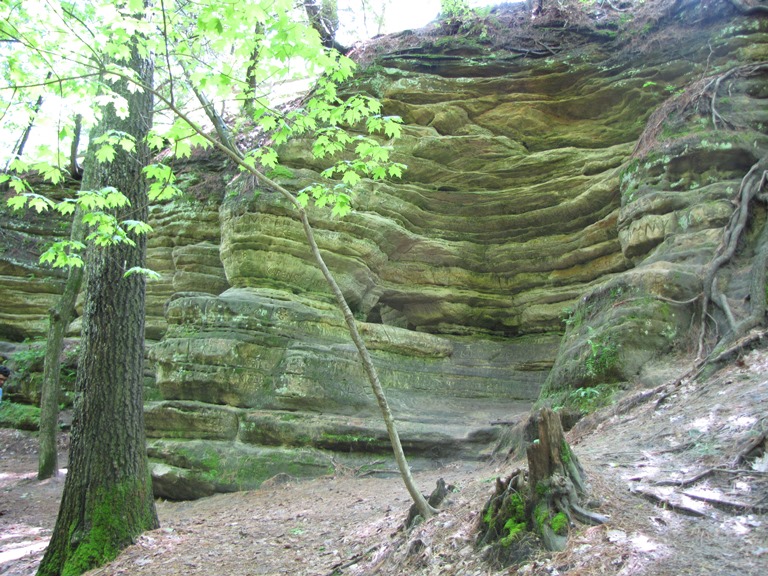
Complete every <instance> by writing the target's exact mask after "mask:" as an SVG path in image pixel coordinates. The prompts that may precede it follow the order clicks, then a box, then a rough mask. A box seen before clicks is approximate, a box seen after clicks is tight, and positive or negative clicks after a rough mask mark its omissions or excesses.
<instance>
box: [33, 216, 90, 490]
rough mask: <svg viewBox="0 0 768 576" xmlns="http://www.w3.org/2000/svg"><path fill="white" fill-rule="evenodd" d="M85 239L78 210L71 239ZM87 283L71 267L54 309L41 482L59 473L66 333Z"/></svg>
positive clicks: (47, 350) (47, 362)
mask: <svg viewBox="0 0 768 576" xmlns="http://www.w3.org/2000/svg"><path fill="white" fill-rule="evenodd" d="M84 237H85V232H84V225H83V218H82V213H81V212H80V210H79V209H78V210H77V211H76V212H75V217H74V219H73V222H72V232H71V234H70V238H71V239H72V240H73V241H78V242H82V241H83V238H84ZM82 280H83V269H82V268H70V269H69V275H68V276H67V283H66V284H65V286H64V293H63V294H62V295H61V297H60V298H59V301H58V302H57V303H56V305H55V306H54V307H53V308H51V310H50V322H49V324H48V339H47V341H46V346H45V367H44V369H43V385H42V389H41V398H40V435H39V440H40V449H39V451H38V452H39V454H38V467H37V479H38V480H45V479H46V478H51V477H53V476H56V475H57V474H58V471H59V462H58V453H57V452H58V451H57V443H56V437H57V433H58V428H59V391H60V386H59V376H60V373H61V349H62V344H63V342H64V334H65V333H66V331H67V327H68V326H69V323H70V322H71V321H72V317H73V316H74V314H75V301H76V300H77V294H78V293H79V292H80V285H81V284H82Z"/></svg>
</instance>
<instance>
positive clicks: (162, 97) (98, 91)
mask: <svg viewBox="0 0 768 576" xmlns="http://www.w3.org/2000/svg"><path fill="white" fill-rule="evenodd" d="M148 4H149V5H148V6H145V5H144V3H143V2H140V1H139V0H132V1H130V2H128V3H127V4H123V5H121V6H119V7H118V6H116V5H115V3H114V2H113V1H112V0H94V1H93V2H88V3H75V4H67V5H66V6H64V5H63V4H53V5H50V4H49V3H48V2H46V1H45V0H28V1H25V2H23V3H20V4H19V3H16V4H14V6H13V7H11V6H0V15H2V16H3V18H2V19H0V22H2V24H0V35H2V37H4V38H8V39H9V40H14V39H20V38H23V39H24V41H23V42H8V43H6V44H3V45H2V46H0V53H1V54H2V55H3V56H4V57H5V56H7V58H6V60H5V65H4V66H0V85H3V86H7V87H10V88H12V90H0V106H2V107H3V109H5V110H7V111H8V112H9V113H7V114H6V115H5V116H4V128H5V129H7V130H11V131H13V130H18V131H21V130H22V129H24V128H25V127H26V126H27V125H29V122H30V121H31V120H32V119H33V116H32V115H31V112H30V111H29V110H28V108H29V106H28V105H27V103H28V102H34V101H35V100H36V99H37V97H38V96H43V97H45V96H46V95H47V93H49V92H54V91H55V93H56V98H57V99H58V100H59V101H60V102H62V106H63V108H64V109H66V110H68V111H69V110H71V111H72V112H73V115H74V114H75V113H76V114H79V115H81V116H82V119H83V132H84V133H87V132H88V130H89V129H90V128H91V127H93V126H94V125H95V124H96V122H97V121H98V119H99V117H100V116H101V114H102V111H103V110H104V109H105V108H106V107H112V108H113V109H114V111H115V112H116V114H117V115H118V116H119V117H125V116H126V115H127V110H128V107H127V101H126V100H125V98H123V97H122V96H120V95H119V94H117V93H116V92H115V91H113V89H112V88H113V86H115V84H116V83H117V82H122V83H127V86H128V89H129V90H130V91H134V92H142V91H147V90H151V91H153V92H154V95H155V98H156V100H158V101H159V102H160V103H161V105H162V107H163V109H164V114H165V116H166V118H165V120H164V122H163V123H162V124H161V125H158V126H155V128H154V130H153V131H152V132H151V133H150V135H149V137H148V138H147V141H146V142H144V143H140V142H135V141H134V140H133V139H132V138H131V137H130V136H129V135H128V134H126V133H125V132H121V131H118V130H110V131H107V132H105V133H104V134H102V135H100V136H99V137H97V138H95V139H94V140H93V141H92V142H90V148H91V150H92V153H93V155H94V159H95V160H96V161H97V162H100V163H104V164H108V163H110V162H112V161H113V160H114V159H115V158H116V157H117V153H118V152H124V153H132V152H133V151H135V150H136V149H137V148H138V147H139V146H144V145H146V146H149V147H150V148H151V149H154V150H158V151H159V150H164V155H165V158H166V159H171V158H173V157H176V158H188V157H190V156H191V154H192V153H193V150H194V149H195V148H196V147H201V148H205V147H210V146H212V145H215V144H216V143H215V141H214V140H213V139H212V138H211V136H210V135H209V133H208V132H207V131H206V130H204V129H203V128H202V127H200V126H198V125H197V124H196V123H195V122H194V121H193V120H192V119H191V118H190V117H189V116H188V115H187V112H188V111H189V108H188V107H185V105H183V104H182V103H184V102H186V101H187V100H189V99H190V98H192V97H193V95H192V93H191V91H190V90H189V87H190V86H191V87H194V89H195V91H196V92H197V93H205V94H206V97H207V98H208V99H209V100H210V102H211V105H212V107H213V108H215V109H218V107H219V106H220V105H222V104H223V103H224V102H237V101H241V102H242V101H246V100H247V101H250V102H251V103H252V105H251V106H250V107H249V108H248V111H249V114H250V115H251V121H252V122H251V123H242V125H243V126H252V123H253V122H255V123H256V125H257V126H258V128H259V129H260V130H262V131H263V132H264V134H265V137H264V138H263V139H261V140H260V142H265V143H266V144H264V145H257V146H255V147H254V148H253V149H251V150H245V151H243V156H244V160H242V161H239V162H240V163H241V166H242V168H243V169H245V170H262V169H264V170H269V171H271V172H272V173H273V174H279V173H280V172H279V170H280V169H283V170H286V169H284V168H282V167H281V166H280V158H279V154H278V152H277V147H278V146H280V145H281V144H283V143H285V142H286V141H287V140H288V139H290V138H295V137H302V138H309V139H310V140H311V149H312V151H313V154H314V155H315V157H316V158H318V159H325V160H328V165H327V169H326V170H325V171H324V172H323V174H322V176H323V179H322V180H321V181H318V182H315V183H313V184H312V185H311V186H310V187H309V188H306V189H304V190H301V191H299V192H297V193H296V197H297V200H298V204H299V205H301V206H306V205H307V204H308V203H309V202H310V201H313V202H315V203H316V204H317V205H318V206H320V207H323V206H328V207H330V208H331V210H332V213H333V214H334V215H337V216H343V215H345V214H347V213H348V212H349V211H350V210H351V207H352V201H353V198H354V189H355V188H356V187H357V185H359V184H360V182H361V180H362V179H365V178H368V179H372V180H380V179H384V178H399V177H401V175H402V173H403V171H404V170H405V166H404V165H402V164H399V163H396V162H391V161H390V159H389V155H390V151H391V141H392V140H393V139H395V138H397V137H398V136H399V135H400V130H401V128H400V123H401V120H400V119H399V118H398V117H391V116H384V115H382V114H381V104H380V103H379V102H378V101H377V100H376V99H374V98H371V97H369V96H366V95H362V94H357V95H353V96H351V97H348V98H341V97H340V96H339V90H338V86H339V84H340V83H342V82H345V81H346V80H348V79H349V78H350V76H351V75H352V73H353V71H354V67H355V64H354V63H353V62H352V60H350V59H349V58H347V57H345V56H342V55H340V54H339V53H338V52H335V51H333V50H327V49H325V48H324V47H323V46H322V44H321V39H320V38H319V36H318V34H317V33H316V32H315V30H314V29H313V28H312V27H311V25H310V23H309V22H307V21H306V19H305V16H304V13H303V11H298V12H297V11H296V9H295V6H294V4H295V3H294V2H293V0H241V1H239V2H237V3H221V2H219V1H217V0H202V1H201V2H197V3H195V5H194V10H190V6H189V5H188V4H186V3H165V4H162V3H148ZM460 4H461V3H459V2H454V3H453V4H452V6H451V10H452V11H453V12H452V13H458V12H457V11H459V8H460V6H459V5H460ZM9 11H12V14H11V12H9ZM6 12H8V13H7V14H6ZM11 16H12V17H11ZM6 17H7V18H6ZM10 22H13V25H11V24H10ZM160 29H162V33H158V30H160ZM132 43H133V44H137V45H138V50H139V52H140V53H141V54H143V55H149V54H153V55H156V58H155V62H156V72H157V81H156V84H157V85H158V86H160V88H158V89H153V88H152V87H151V86H145V85H143V84H141V83H140V82H139V81H138V80H137V79H136V77H135V74H134V73H133V71H132V69H131V68H130V67H129V66H128V64H129V57H130V54H129V51H128V48H127V47H128V46H129V45H131V44H132ZM254 54H258V59H259V60H258V66H250V64H251V62H252V58H253V55H254ZM51 69H55V70H56V72H57V75H56V78H55V79H53V78H51V77H50V76H49V75H48V71H49V70H51ZM246 70H248V71H249V74H250V76H249V77H246V76H247V75H246V74H245V71H246ZM307 76H309V77H312V78H315V79H316V84H315V88H314V90H313V92H312V93H311V95H310V97H309V98H308V99H307V100H306V101H305V102H304V103H303V105H302V106H300V107H298V108H294V109H290V110H288V111H285V108H284V107H278V106H277V105H276V104H275V102H273V101H271V100H270V97H269V96H264V94H267V95H268V94H269V93H270V90H271V87H272V86H274V85H275V84H278V83H280V82H284V81H290V80H294V79H296V78H297V77H307ZM182 77H183V78H184V79H185V82H180V81H179V78H182ZM55 112H56V113H58V110H55ZM48 113H49V111H48V109H47V107H45V106H44V107H42V109H41V111H40V112H39V114H38V115H37V116H35V117H34V118H35V122H37V123H39V124H45V123H49V124H52V123H53V122H54V119H53V118H51V119H48V118H47V117H46V114H48ZM6 119H11V121H9V122H6ZM63 124H64V125H63V126H62V128H61V129H60V130H59V131H58V134H57V136H58V139H59V141H58V142H55V143H52V144H51V143H46V144H45V145H44V146H40V147H38V148H37V149H36V150H34V151H33V152H29V153H28V154H25V156H24V157H23V158H19V159H16V160H14V161H13V162H12V163H11V164H10V166H9V172H8V173H7V174H3V175H2V176H0V182H7V184H8V185H9V187H10V189H11V190H13V191H14V192H15V193H16V194H17V195H16V196H13V197H11V198H10V199H9V200H8V205H9V206H10V207H12V208H14V209H17V210H18V209H22V208H27V209H29V208H31V209H33V210H36V211H38V212H43V211H46V210H57V211H59V212H61V213H63V214H71V213H73V212H74V210H75V208H76V207H77V206H78V205H79V206H80V207H81V208H82V209H83V210H84V212H85V220H86V222H87V224H88V225H89V232H90V234H89V236H88V239H87V242H89V243H94V244H97V245H102V246H104V245H109V244H114V243H120V242H126V243H129V244H130V243H132V242H133V240H132V238H131V236H132V235H135V234H144V233H148V232H149V231H150V230H149V228H148V227H147V226H146V225H145V224H142V223H139V222H137V221H134V220H128V221H122V220H121V219H120V218H119V217H118V216H117V214H118V209H119V208H121V207H123V206H122V205H119V204H117V203H114V202H111V203H110V200H112V199H113V198H110V197H109V195H107V196H103V195H102V196H99V195H98V193H89V194H91V196H87V197H84V196H79V197H78V198H76V199H67V200H65V201H63V202H56V201H53V200H50V199H49V198H46V197H45V196H43V195H41V194H39V193H38V192H37V191H36V190H35V189H34V187H33V186H32V185H31V184H30V182H31V179H30V178H29V176H31V175H35V174H36V175H37V176H39V177H40V178H41V179H42V180H44V181H47V182H51V183H57V182H59V181H60V180H61V179H62V174H63V172H62V170H61V168H60V167H61V166H66V165H68V161H69V159H68V158H67V157H66V155H65V154H64V153H62V152H61V151H62V150H68V149H69V145H68V144H69V142H70V141H71V139H72V138H73V135H74V130H73V128H72V124H67V123H66V122H64V123H63ZM54 125H62V122H61V120H60V119H58V118H57V119H55V124H54ZM339 158H343V159H341V160H340V159H339ZM170 164H171V163H170V162H167V161H166V160H165V159H164V161H163V163H158V164H153V165H150V166H147V167H146V168H145V174H146V177H147V179H148V181H149V197H150V200H151V201H153V202H161V201H166V200H168V199H171V198H173V197H175V196H177V195H178V194H179V193H180V190H179V188H178V185H177V182H176V177H175V175H174V173H173V170H172V169H171V166H170ZM113 193H119V192H118V191H113ZM95 197H99V199H100V203H94V200H93V198H95ZM81 251H82V245H80V244H77V243H61V244H57V245H54V246H52V247H51V248H50V250H49V251H48V252H46V254H45V255H44V257H43V261H44V262H45V263H48V264H51V265H53V266H81V265H82V259H81V258H80V257H79V255H78V254H79V253H80V252H81ZM139 272H141V271H139Z"/></svg>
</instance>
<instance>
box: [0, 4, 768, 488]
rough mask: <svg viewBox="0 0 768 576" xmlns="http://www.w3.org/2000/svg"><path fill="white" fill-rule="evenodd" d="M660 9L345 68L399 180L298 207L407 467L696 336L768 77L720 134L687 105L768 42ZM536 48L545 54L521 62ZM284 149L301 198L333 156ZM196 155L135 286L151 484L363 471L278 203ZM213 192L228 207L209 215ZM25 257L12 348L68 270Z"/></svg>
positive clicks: (733, 105) (717, 10)
mask: <svg viewBox="0 0 768 576" xmlns="http://www.w3.org/2000/svg"><path fill="white" fill-rule="evenodd" d="M674 9H675V10H682V11H684V13H683V14H682V17H678V16H680V15H679V14H678V15H673V14H671V13H670V14H667V13H665V15H662V16H659V20H658V21H654V25H653V26H651V29H650V31H649V30H646V31H640V30H637V31H635V33H634V36H633V35H632V34H629V32H627V35H626V36H623V37H622V35H623V34H624V33H625V31H624V29H623V28H619V32H618V33H614V31H613V30H610V29H604V30H599V31H593V32H594V34H589V33H587V32H585V31H584V30H583V29H580V28H579V27H578V26H570V25H568V24H567V23H566V25H563V22H559V25H558V26H557V27H551V28H549V29H546V28H537V29H534V30H533V32H531V31H530V30H528V31H523V32H520V33H519V34H518V36H516V37H515V42H518V41H520V42H522V41H530V42H531V43H532V45H533V46H535V48H532V50H533V52H531V53H530V54H525V53H524V52H525V51H523V52H520V51H519V50H517V51H516V50H515V49H513V48H510V47H509V46H508V45H506V44H504V45H501V44H500V45H497V46H491V45H490V44H483V43H482V42H480V41H479V40H477V39H473V38H462V37H454V38H447V39H446V38H440V39H437V38H434V37H430V36H423V37H421V38H420V40H419V41H420V42H421V45H413V44H412V45H410V46H409V47H404V48H401V49H396V50H395V51H392V52H390V53H387V54H380V56H379V58H378V60H377V61H376V62H375V65H374V66H372V67H371V68H369V69H368V70H367V71H363V72H362V73H361V74H360V75H359V76H358V78H357V79H356V81H355V82H356V83H355V88H356V89H363V90H366V91H368V92H369V93H371V94H374V95H376V96H378V97H379V98H380V99H381V100H382V101H383V103H384V113H385V114H398V115H400V116H402V118H403V119H404V122H405V125H404V128H403V136H402V138H400V139H399V140H398V141H397V142H395V143H394V148H393V156H394V158H395V159H396V160H397V161H399V162H402V163H404V164H406V165H407V166H408V170H407V171H405V172H404V174H403V178H402V180H399V181H396V182H386V183H380V182H377V183H374V182H371V181H364V182H362V183H361V185H360V186H359V187H358V188H357V190H356V192H357V196H356V198H355V199H354V207H355V211H354V212H353V213H352V214H351V215H349V216H348V217H346V218H344V219H341V220H339V219H336V218H331V217H330V216H329V215H328V214H327V212H326V211H325V210H321V209H316V208H310V210H309V212H310V216H311V220H312V224H313V226H314V228H315V231H316V234H317V240H318V243H319V245H320V248H321V250H322V252H323V255H324V256H325V258H326V259H327V263H328V265H329V267H330V269H331V270H332V271H333V273H334V275H335V276H336V277H337V279H338V281H339V284H340V285H341V288H342V290H343V292H344V294H345V296H346V298H347V299H348V301H349V302H350V305H351V306H352V308H353V311H354V313H355V315H356V317H357V318H358V319H359V321H360V324H359V325H360V327H361V330H362V332H363V334H364V336H365V337H366V339H367V341H368V343H369V346H370V348H371V350H372V352H373V355H374V360H375V362H376V364H377V367H378V368H379V370H380V372H381V377H382V381H383V384H384V386H385V388H386V391H387V394H388V397H389V398H390V401H391V403H392V405H393V409H394V411H395V414H396V417H398V419H400V420H401V425H402V428H401V434H402V436H403V439H404V444H405V445H406V448H407V449H408V451H409V453H410V455H411V456H413V457H416V458H417V459H418V458H421V459H426V458H428V454H431V453H435V454H441V455H446V456H449V457H456V456H461V457H467V456H468V455H470V454H475V455H477V454H483V453H484V449H483V446H484V445H486V446H487V443H488V442H490V440H491V439H492V438H494V437H495V430H494V429H492V428H490V427H489V425H488V424H489V422H491V421H493V420H496V419H503V420H508V419H509V417H510V415H511V414H514V413H515V411H516V410H519V409H522V408H521V403H530V402H533V401H534V400H535V399H536V398H537V397H538V396H539V392H540V389H541V387H542V385H543V384H544V382H545V379H547V378H548V379H547V380H546V385H545V395H554V396H557V398H554V401H559V400H562V399H563V397H567V395H568V394H569V393H570V391H571V390H572V389H573V388H578V387H584V386H589V387H598V386H600V385H603V384H606V383H609V384H614V383H617V382H624V381H627V380H631V379H635V378H639V377H642V376H641V375H642V373H643V371H644V369H645V366H646V364H647V363H648V362H649V361H656V360H658V359H659V358H661V357H664V356H669V355H670V354H674V353H675V351H676V350H677V348H678V347H680V346H682V345H683V343H684V342H687V341H688V340H687V338H688V336H689V332H690V330H691V326H692V320H694V319H695V314H696V308H695V305H694V303H693V301H692V299H693V298H694V297H695V296H696V295H697V294H699V293H700V291H701V277H702V273H703V269H704V268H703V267H704V266H705V265H706V264H707V262H708V261H709V260H710V258H711V257H712V254H713V253H714V251H715V250H716V249H717V247H718V245H719V244H720V242H721V229H722V227H723V226H724V224H725V223H726V222H727V221H728V219H729V218H730V215H731V212H732V210H733V206H734V203H733V202H734V193H735V191H736V190H738V187H739V185H740V181H741V178H742V177H743V176H744V174H745V173H746V171H747V170H749V168H750V166H751V165H752V164H754V162H756V160H757V159H758V158H761V157H764V156H765V155H766V151H767V150H768V142H767V140H768V136H766V132H767V131H766V128H765V127H766V126H768V113H767V112H766V107H765V105H764V103H765V99H766V97H768V92H766V89H765V86H766V83H765V73H764V71H763V72H761V73H760V74H756V75H753V76H747V77H744V76H741V75H738V74H736V75H734V76H733V77H731V78H730V79H729V81H728V87H727V95H726V90H725V87H723V88H722V89H721V92H720V94H719V97H718V98H717V99H716V100H717V102H716V107H717V112H718V114H719V115H720V117H721V118H722V119H723V120H722V121H720V122H719V123H718V125H717V126H713V124H712V117H713V116H715V115H714V114H713V113H712V110H711V109H709V108H708V103H711V102H712V100H711V95H709V94H708V95H707V96H706V97H702V98H698V99H697V98H696V93H697V90H698V91H701V90H702V89H703V86H704V84H702V82H704V80H702V79H706V78H708V77H712V78H713V77H714V76H713V75H714V74H718V73H723V72H725V71H727V70H730V69H731V68H733V66H736V65H739V64H746V63H750V62H759V61H761V60H764V59H765V58H766V56H765V54H766V50H767V49H766V46H768V30H767V29H766V25H765V19H760V18H747V17H740V16H739V15H738V14H736V12H735V11H734V10H733V8H732V6H731V4H730V3H728V2H725V0H716V1H715V2H711V3H696V2H691V1H689V0H686V1H685V2H681V3H675V8H674ZM534 25H537V22H534ZM629 28H630V29H631V27H629ZM526 34H529V35H530V37H528V36H526ZM547 34H551V35H552V38H553V40H554V42H552V43H548V41H547V40H546V39H545V40H543V41H544V43H545V44H546V45H547V46H555V47H556V50H553V51H555V52H557V53H552V54H550V53H546V54H541V53H536V52H537V51H538V52H540V51H541V45H540V44H539V43H537V42H540V41H542V36H540V35H547ZM511 45H512V46H517V44H516V43H514V42H513V43H512V44H511ZM557 47H559V48H557ZM557 50H560V51H557ZM534 56H536V57H534ZM655 110H661V111H666V115H664V114H662V115H661V116H660V115H658V114H653V115H652V113H654V111H655ZM715 117H716V116H715ZM281 160H282V162H283V164H284V165H285V166H286V167H288V168H290V169H291V172H292V174H290V175H288V174H283V175H282V176H279V177H278V178H279V179H280V182H281V183H282V184H284V185H285V186H286V187H288V188H289V189H291V190H299V189H301V188H303V187H304V186H306V185H307V184H310V183H312V182H313V181H315V180H317V179H318V178H319V173H320V171H321V170H322V169H323V168H324V167H325V163H324V162H326V161H324V160H321V159H317V158H314V157H313V155H312V153H311V148H310V147H309V146H307V143H306V142H303V141H300V140H298V141H294V142H292V143H291V144H289V145H287V146H285V147H284V148H283V149H282V150H281ZM196 161H197V162H198V164H197V165H192V164H191V165H190V166H191V168H190V166H187V167H186V168H185V170H186V172H185V173H184V175H183V176H184V178H183V179H182V180H183V182H184V185H185V186H186V189H187V190H188V191H190V194H189V196H190V197H188V198H185V199H182V200H177V201H175V202H174V203H172V204H170V205H169V206H165V207H162V208H157V209H155V210H154V211H153V213H152V225H153V226H154V227H155V229H156V231H157V233H156V235H155V236H153V239H152V240H151V242H150V248H149V266H150V267H151V268H153V269H155V270H157V271H159V272H160V273H161V275H162V279H161V280H160V281H158V282H154V283H150V285H149V290H148V318H147V335H148V337H149V338H150V339H151V340H153V341H157V342H156V343H153V345H152V346H151V349H150V351H149V358H150V361H151V364H150V366H151V367H152V368H153V369H154V370H155V372H156V382H157V384H156V388H154V389H152V393H153V394H154V397H155V398H156V399H157V400H158V402H157V403H152V404H151V405H148V407H147V422H148V433H149V435H150V437H151V441H150V454H151V456H152V459H153V462H154V467H155V468H154V477H155V486H156V489H157V490H158V494H162V495H166V496H167V497H176V498H183V497H193V496H199V495H203V494H209V493H212V492H215V491H226V490H233V489H238V488H241V487H253V486H257V485H258V484H259V483H260V482H261V481H263V480H264V479H265V478H268V477H270V476H273V475H274V474H277V473H287V474H291V475H314V474H322V473H326V472H327V471H328V470H329V462H330V459H329V457H328V454H327V452H324V451H335V452H337V456H338V454H339V453H342V452H343V453H345V454H346V456H345V457H348V458H351V459H352V460H350V462H353V463H354V462H357V463H360V462H362V460H354V458H357V457H361V455H362V456H364V457H366V458H368V457H369V456H370V454H371V453H372V452H376V453H382V454H383V453H385V452H386V450H387V441H386V438H385V436H384V434H383V428H382V427H381V425H380V424H378V420H377V416H376V405H375V402H374V401H373V398H372V396H371V394H370V392H369V391H368V386H367V384H366V383H365V378H364V375H363V373H362V370H361V368H360V366H359V362H358V360H357V357H356V352H355V350H354V348H353V346H352V345H351V343H350V340H349V337H348V335H347V333H346V329H345V327H344V324H343V322H342V318H341V316H340V314H339V313H338V312H337V311H336V309H335V306H334V305H333V300H332V297H331V294H330V292H329V290H328V288H327V286H326V283H325V280H324V278H323V277H322V274H321V273H320V272H319V270H318V269H317V267H316V265H315V263H314V261H313V260H312V257H311V254H310V252H309V250H308V248H307V245H306V241H305V238H304V234H303V230H302V228H301V226H300V224H299V222H298V221H297V219H296V218H295V216H294V214H293V212H292V211H291V207H290V206H289V205H288V203H287V202H286V201H285V200H283V199H282V198H281V197H280V196H279V195H277V194H275V193H273V192H270V191H268V190H255V191H256V192H258V194H255V195H254V194H253V192H254V190H252V189H251V188H250V187H249V186H250V184H249V182H248V181H247V180H246V179H237V178H235V179H232V178H229V177H227V178H225V177H224V172H223V170H224V168H225V166H224V164H223V163H222V161H221V159H220V158H217V157H216V155H215V154H211V155H204V154H201V155H199V157H198V158H197V160H196ZM209 195H210V196H214V197H216V198H219V199H221V202H205V201H200V200H205V196H209ZM763 217H764V214H763V213H762V211H760V212H759V213H756V214H755V215H754V219H755V220H760V219H762V218H763ZM2 225H4V223H3V222H0V226H2ZM2 232H5V228H4V229H3V230H2ZM25 233H29V234H33V232H32V231H25ZM34 234H38V232H34ZM39 234H40V236H41V237H42V236H45V235H51V234H52V232H51V231H50V230H49V231H47V232H45V233H43V232H40V233H39ZM754 235H755V234H754V231H753V230H752V229H750V231H749V232H748V234H747V236H746V240H745V242H744V250H743V253H742V255H741V256H740V258H742V259H743V260H744V262H747V261H748V259H749V258H750V257H751V252H750V250H751V243H752V242H753V240H754ZM14 258H15V259H12V258H9V257H6V256H4V255H3V254H0V287H2V288H3V290H4V298H3V301H0V338H7V339H16V340H20V339H23V338H25V337H28V336H30V335H36V334H39V333H41V326H43V324H44V322H45V319H44V318H43V316H44V310H45V309H47V306H48V305H49V304H48V302H50V299H51V298H52V296H53V295H54V294H55V293H56V291H57V290H58V289H59V288H58V286H60V281H61V280H60V278H59V277H58V276H55V275H49V276H45V280H41V279H40V278H35V279H34V281H32V280H33V279H25V278H24V277H25V276H27V275H28V274H29V270H33V269H36V268H34V266H32V265H31V264H29V263H28V262H27V261H26V260H24V261H23V262H22V260H23V259H19V258H17V257H14ZM742 268H743V266H742ZM35 273H36V272H35ZM41 278H42V277H41ZM744 286H745V280H744V274H743V273H742V272H738V273H736V272H734V273H733V275H732V277H730V278H729V282H728V286H724V287H723V289H724V290H725V291H726V294H727V296H728V297H729V298H731V300H732V301H733V303H734V304H733V305H734V307H738V306H739V305H740V304H738V303H739V302H743V300H744V297H745V294H746V292H745V288H744ZM6 292H7V293H8V297H7V298H6V297H5V294H6ZM27 294H34V298H33V297H29V298H27V297H26V295H27ZM564 317H567V321H566V325H565V327H564V325H563V319H564ZM715 321H716V322H722V318H720V317H719V316H718V315H717V314H715ZM563 329H564V330H565V334H564V337H562V338H561V336H562V331H563ZM550 400H552V398H550ZM350 451H351V454H350ZM424 461H426V460H424Z"/></svg>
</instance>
